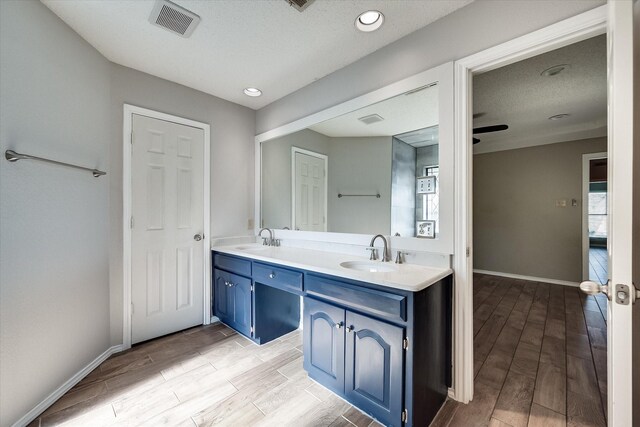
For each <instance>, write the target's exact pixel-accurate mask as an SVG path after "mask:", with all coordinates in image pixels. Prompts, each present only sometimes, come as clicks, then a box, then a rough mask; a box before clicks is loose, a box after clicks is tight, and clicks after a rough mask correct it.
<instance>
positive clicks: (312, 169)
mask: <svg viewBox="0 0 640 427" xmlns="http://www.w3.org/2000/svg"><path fill="white" fill-rule="evenodd" d="M291 159H292V167H291V170H292V185H291V187H292V193H291V198H292V202H293V203H292V212H291V222H292V224H291V228H292V229H293V230H302V231H327V160H328V158H327V156H325V155H324V154H318V153H314V152H313V151H308V150H303V149H300V148H297V147H292V149H291Z"/></svg>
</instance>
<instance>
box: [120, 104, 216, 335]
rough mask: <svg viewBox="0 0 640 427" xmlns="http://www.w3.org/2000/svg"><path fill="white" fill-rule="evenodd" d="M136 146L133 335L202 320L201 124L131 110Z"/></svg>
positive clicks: (176, 328) (175, 328) (160, 331)
mask: <svg viewBox="0 0 640 427" xmlns="http://www.w3.org/2000/svg"><path fill="white" fill-rule="evenodd" d="M132 146H133V150H132V164H131V166H132V167H131V183H132V198H131V199H132V212H131V213H132V226H131V229H132V232H131V237H132V239H131V302H132V319H131V337H132V343H136V342H140V341H145V340H148V339H151V338H156V337H158V336H162V335H166V334H168V333H172V332H176V331H179V330H182V329H185V328H188V327H191V326H195V325H199V324H202V301H203V298H204V295H203V280H204V276H203V275H202V274H201V272H202V271H203V268H202V265H203V263H204V248H203V245H202V244H201V241H202V234H203V230H204V218H203V204H204V198H203V179H202V178H203V173H204V164H203V151H204V132H203V131H202V129H198V128H193V127H190V126H185V125H179V124H176V123H171V122H168V121H164V120H159V119H154V118H150V117H146V116H141V115H137V114H134V115H133V142H132ZM195 236H199V237H195ZM196 239H197V240H196Z"/></svg>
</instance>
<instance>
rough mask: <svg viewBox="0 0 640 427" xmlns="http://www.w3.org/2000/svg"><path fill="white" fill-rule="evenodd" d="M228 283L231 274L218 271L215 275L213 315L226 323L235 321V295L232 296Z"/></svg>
mask: <svg viewBox="0 0 640 427" xmlns="http://www.w3.org/2000/svg"><path fill="white" fill-rule="evenodd" d="M228 283H229V273H227V272H224V271H221V270H217V269H216V270H215V271H214V275H213V284H214V285H213V301H214V304H213V313H214V314H215V315H216V316H218V317H219V318H220V320H221V321H223V322H225V323H228V322H230V321H233V295H230V294H231V292H229V286H227V284H228ZM229 299H231V304H229Z"/></svg>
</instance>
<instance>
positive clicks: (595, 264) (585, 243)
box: [582, 153, 609, 285]
mask: <svg viewBox="0 0 640 427" xmlns="http://www.w3.org/2000/svg"><path fill="white" fill-rule="evenodd" d="M607 164H608V162H607V153H593V154H584V155H583V156H582V198H583V200H584V201H585V203H583V206H582V212H583V218H582V251H583V252H582V264H583V274H582V278H583V280H591V281H593V282H596V283H600V284H603V285H604V284H606V283H607V281H608V280H609V279H608V277H609V273H608V270H609V268H608V264H609V259H608V256H609V255H608V253H607V237H608V230H607V223H608V203H607Z"/></svg>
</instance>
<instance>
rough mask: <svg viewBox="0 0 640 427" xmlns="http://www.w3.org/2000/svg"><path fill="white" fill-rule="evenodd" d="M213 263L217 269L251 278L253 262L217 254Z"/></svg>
mask: <svg viewBox="0 0 640 427" xmlns="http://www.w3.org/2000/svg"><path fill="white" fill-rule="evenodd" d="M213 263H214V265H215V266H216V267H218V268H222V269H224V270H227V271H232V272H234V273H237V274H242V275H244V276H251V261H249V260H247V259H242V258H236V257H233V256H229V255H223V254H215V255H214V257H213Z"/></svg>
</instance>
